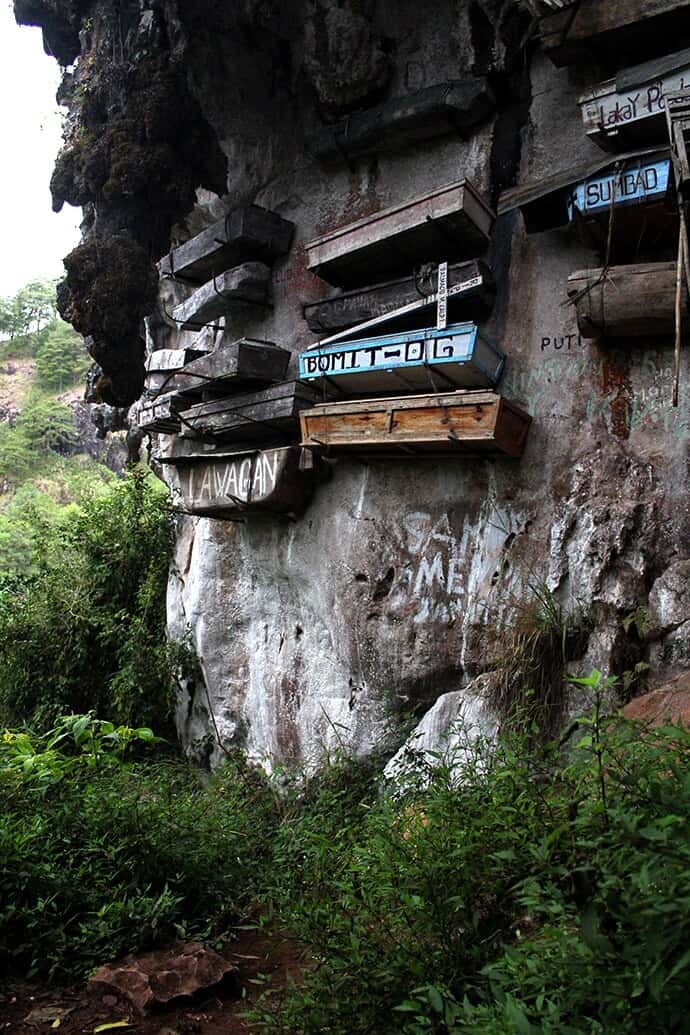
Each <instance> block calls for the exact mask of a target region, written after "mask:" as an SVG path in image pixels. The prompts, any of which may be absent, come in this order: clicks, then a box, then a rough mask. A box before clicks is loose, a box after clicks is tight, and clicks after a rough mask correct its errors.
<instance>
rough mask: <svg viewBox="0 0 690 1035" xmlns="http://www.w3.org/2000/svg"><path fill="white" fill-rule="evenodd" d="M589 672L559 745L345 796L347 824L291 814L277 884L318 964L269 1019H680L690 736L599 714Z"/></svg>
mask: <svg viewBox="0 0 690 1035" xmlns="http://www.w3.org/2000/svg"><path fill="white" fill-rule="evenodd" d="M584 682H585V684H586V688H587V689H589V691H590V692H592V693H593V694H594V695H595V698H596V707H595V711H594V714H593V715H592V716H591V717H589V718H585V719H583V720H581V722H580V723H579V724H578V725H577V727H576V731H575V735H574V737H573V738H572V746H571V747H570V748H569V750H568V752H567V754H566V755H565V757H564V755H563V753H562V752H559V751H557V750H556V749H555V748H549V749H543V750H537V749H536V748H535V747H534V745H533V743H530V741H529V738H528V737H527V736H526V737H525V738H516V739H515V740H514V741H512V742H510V741H504V742H503V743H502V744H500V745H499V746H498V747H497V749H496V751H495V752H494V753H493V754H492V755H491V756H489V757H486V758H484V759H483V760H481V764H480V765H479V766H476V767H474V766H466V765H464V763H463V765H464V768H463V770H462V771H461V772H460V773H458V772H457V771H451V770H449V769H448V768H443V767H440V768H438V769H435V770H433V771H431V772H430V774H429V783H428V789H427V790H426V792H425V793H424V794H423V795H420V794H419V793H418V791H417V790H415V789H411V790H409V791H408V793H407V794H403V795H402V797H400V798H399V799H395V800H391V799H389V798H386V797H382V798H381V799H380V800H378V801H373V800H372V797H371V795H370V794H369V795H358V794H356V793H354V794H352V795H351V796H350V797H349V798H347V799H345V798H340V799H339V801H340V802H341V803H342V802H343V801H345V800H348V802H349V804H348V807H347V810H346V812H347V818H345V819H343V817H342V816H341V818H340V819H339V820H338V821H337V823H336V827H337V830H336V831H334V830H333V829H331V828H330V827H329V825H328V821H326V824H325V829H324V830H323V831H321V830H320V829H319V826H318V824H315V822H314V818H315V817H314V815H313V814H312V813H310V811H309V810H308V809H307V810H306V812H304V813H303V814H302V815H299V816H297V817H296V818H295V819H294V821H293V822H292V823H291V824H289V825H288V826H287V827H286V825H285V824H283V827H282V829H281V831H280V833H279V835H278V838H277V846H276V852H275V856H274V864H273V869H272V873H273V874H282V875H283V876H282V878H281V879H276V881H275V883H274V886H273V889H272V891H271V895H272V897H273V901H274V908H275V909H276V911H277V914H278V916H279V918H280V921H281V923H286V922H287V923H289V924H290V926H291V927H292V929H293V930H294V931H295V932H299V933H300V934H301V935H302V937H304V939H305V941H306V942H307V943H308V945H309V946H310V947H311V948H312V950H313V953H314V962H315V966H314V968H313V969H312V970H310V971H308V972H307V973H306V975H305V976H304V980H303V982H302V984H301V985H300V986H299V987H297V988H293V989H292V990H291V991H289V992H288V994H287V996H286V997H285V998H283V999H278V1000H275V999H271V998H268V999H267V1000H266V1001H265V1003H264V1005H263V1006H262V1007H261V1008H260V1009H259V1010H257V1011H256V1013H255V1019H256V1020H257V1021H258V1022H259V1023H260V1025H261V1026H262V1030H264V1031H266V1032H271V1033H272V1035H275V1033H279V1032H284V1033H286V1035H287V1033H292V1032H300V1033H302V1035H312V1033H313V1035H316V1033H320V1032H324V1031H328V1032H331V1033H333V1035H357V1033H362V1035H364V1033H365V1032H368V1033H371V1032H376V1033H377V1035H393V1033H396V1035H397V1033H401V1032H404V1033H405V1035H423V1033H435V1035H458V1033H460V1032H462V1033H470V1032H471V1033H473V1035H500V1033H506V1035H508V1033H511V1035H512V1033H518V1035H523V1033H524V1035H538V1033H542V1032H543V1033H548V1035H572V1033H585V1032H586V1033H596V1032H601V1033H604V1032H605V1033H606V1035H628V1033H630V1035H632V1033H633V1032H640V1031H649V1032H654V1031H656V1032H674V1031H678V1032H681V1031H685V1030H687V1005H686V990H687V982H688V977H690V950H688V944H690V885H689V884H688V873H690V779H689V778H688V775H687V771H688V760H690V733H688V732H687V731H685V730H682V729H677V728H670V729H666V730H654V731H653V732H649V733H645V732H644V731H641V730H640V729H639V727H636V726H632V725H630V724H627V723H624V722H621V721H620V720H617V719H612V720H606V721H605V720H604V719H603V718H602V715H601V702H602V699H603V695H604V692H605V691H606V690H607V689H608V687H607V685H606V683H605V681H602V680H601V677H600V676H599V674H598V673H595V674H594V675H593V677H591V678H590V679H589V680H586V681H584ZM327 800H328V795H326V798H325V799H324V802H323V805H324V806H325V804H326V801H327ZM324 811H325V812H327V810H326V809H325V808H324ZM338 831H339V832H340V833H338ZM285 875H287V876H285Z"/></svg>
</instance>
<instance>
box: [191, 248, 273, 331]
mask: <svg viewBox="0 0 690 1035" xmlns="http://www.w3.org/2000/svg"><path fill="white" fill-rule="evenodd" d="M270 286H271V270H270V268H269V267H268V266H266V265H265V263H263V262H243V263H242V265H240V266H235V268H234V269H231V270H226V272H225V273H221V274H220V275H219V276H217V277H214V278H213V280H210V281H209V282H208V284H204V285H203V287H200V288H198V289H197V290H196V291H195V292H194V294H193V295H191V296H190V298H188V299H187V300H186V301H185V302H182V303H181V304H180V305H178V306H175V308H174V309H173V313H172V315H173V319H174V320H175V321H176V322H177V323H178V324H179V325H180V329H181V330H183V331H190V330H191V331H194V330H199V329H201V328H202V327H205V326H207V325H208V324H210V323H213V322H214V321H215V320H219V319H220V317H221V316H231V315H232V313H233V312H235V311H236V310H237V309H240V310H241V309H245V310H246V309H248V308H251V307H252V306H257V305H258V306H266V305H268V304H269V291H270Z"/></svg>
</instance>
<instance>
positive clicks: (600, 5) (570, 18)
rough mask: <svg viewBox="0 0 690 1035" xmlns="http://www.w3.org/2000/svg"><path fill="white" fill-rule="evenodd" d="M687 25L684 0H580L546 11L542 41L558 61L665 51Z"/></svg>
mask: <svg viewBox="0 0 690 1035" xmlns="http://www.w3.org/2000/svg"><path fill="white" fill-rule="evenodd" d="M689 30H690V5H688V0H582V2H581V3H580V4H579V5H573V6H571V7H569V8H565V9H564V10H563V11H558V12H555V13H554V14H550V15H547V17H546V18H544V19H543V20H542V22H541V43H542V47H543V49H544V50H545V51H546V53H547V54H548V56H549V57H550V58H551V60H552V61H553V63H554V64H555V65H557V66H559V67H561V66H563V65H570V64H574V63H576V62H578V61H581V60H582V59H583V58H585V59H586V58H588V57H591V56H592V53H594V54H595V55H596V56H598V57H600V58H611V57H614V56H615V57H617V58H618V59H620V58H621V57H623V56H626V55H629V54H633V55H636V54H640V55H643V54H647V55H649V54H650V53H653V51H654V50H655V49H659V50H660V51H663V49H664V47H665V46H668V41H669V40H673V39H679V38H680V37H682V36H683V34H685V33H687V32H688V31H689Z"/></svg>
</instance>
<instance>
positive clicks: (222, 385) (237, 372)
mask: <svg viewBox="0 0 690 1035" xmlns="http://www.w3.org/2000/svg"><path fill="white" fill-rule="evenodd" d="M289 362H290V353H289V351H288V350H287V349H281V348H280V347H279V346H278V345H274V344H273V342H271V341H256V340H254V339H253V338H239V339H238V340H237V341H233V342H229V343H227V344H222V345H219V346H218V348H217V349H215V351H214V352H209V353H207V354H206V355H205V356H199V357H197V358H196V359H193V360H191V362H189V363H187V364H185V366H184V367H182V368H181V369H179V370H177V371H174V372H172V374H171V373H170V372H163V371H161V372H160V373H156V374H149V376H148V378H147V387H148V388H149V390H151V389H156V388H157V389H158V390H159V391H167V392H177V393H180V394H181V395H186V396H201V395H202V394H203V393H216V392H218V391H223V392H225V393H226V394H227V389H228V387H229V386H232V387H233V388H243V387H249V386H251V385H257V386H258V385H269V384H271V383H272V382H274V381H282V380H283V378H284V377H285V372H286V371H287V368H288V363H289ZM156 378H160V379H161V381H160V384H159V383H158V381H157V380H156Z"/></svg>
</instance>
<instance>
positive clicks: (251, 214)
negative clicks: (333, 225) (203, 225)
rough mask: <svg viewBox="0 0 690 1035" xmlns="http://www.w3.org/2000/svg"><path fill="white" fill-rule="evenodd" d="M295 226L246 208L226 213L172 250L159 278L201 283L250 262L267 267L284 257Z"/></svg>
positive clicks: (253, 207)
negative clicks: (263, 264)
mask: <svg viewBox="0 0 690 1035" xmlns="http://www.w3.org/2000/svg"><path fill="white" fill-rule="evenodd" d="M293 231H294V224H293V223H290V222H289V221H288V220H287V219H283V217H282V216H279V215H278V213H277V212H269V211H268V209H265V208H260V206H259V205H246V206H244V207H242V208H236V209H234V210H233V211H232V212H228V214H227V216H226V217H225V219H220V220H218V222H217V223H213V225H212V226H210V227H208V228H207V229H206V230H203V231H202V232H201V233H200V234H197V236H196V237H193V238H192V239H191V240H190V241H186V242H185V243H184V244H181V245H180V247H179V248H175V249H173V251H171V252H170V253H169V254H168V255H166V256H165V257H164V258H163V259H161V261H160V262H159V264H158V269H159V271H160V274H161V276H168V277H170V276H172V277H177V278H179V279H180V280H186V281H189V283H190V284H204V283H205V282H206V281H207V280H209V279H210V278H211V277H213V276H217V275H218V274H220V273H223V272H224V271H225V270H227V269H230V268H231V267H232V266H237V265H238V264H239V263H241V262H245V261H246V260H249V259H256V260H258V261H259V262H265V263H268V264H269V265H270V264H271V262H272V261H273V260H274V259H275V258H277V257H278V256H280V255H286V254H287V252H288V251H289V249H290V244H291V242H292V234H293Z"/></svg>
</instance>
